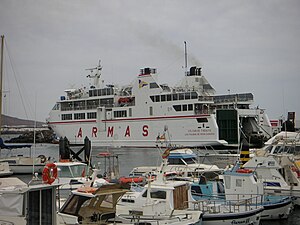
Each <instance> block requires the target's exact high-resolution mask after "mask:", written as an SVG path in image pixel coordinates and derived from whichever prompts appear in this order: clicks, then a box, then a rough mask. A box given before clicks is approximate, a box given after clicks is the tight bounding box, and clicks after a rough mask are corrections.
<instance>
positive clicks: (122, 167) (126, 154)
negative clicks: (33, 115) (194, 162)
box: [1, 144, 300, 225]
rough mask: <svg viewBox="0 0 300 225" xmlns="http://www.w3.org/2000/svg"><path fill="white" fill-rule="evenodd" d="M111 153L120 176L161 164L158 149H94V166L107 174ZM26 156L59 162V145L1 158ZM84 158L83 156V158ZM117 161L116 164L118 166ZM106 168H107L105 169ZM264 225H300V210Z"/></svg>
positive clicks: (5, 152) (6, 153) (18, 151)
mask: <svg viewBox="0 0 300 225" xmlns="http://www.w3.org/2000/svg"><path fill="white" fill-rule="evenodd" d="M71 149H72V150H73V151H75V152H77V151H79V150H80V149H81V147H71ZM103 152H109V153H111V154H115V155H117V156H118V159H117V161H118V166H119V172H120V176H127V175H128V174H129V173H130V171H131V170H132V169H133V168H134V167H137V166H157V165H160V163H161V152H160V151H159V149H156V148H106V149H103V148H96V147H92V151H91V155H92V160H91V162H92V165H94V166H97V167H99V168H100V169H101V171H103V173H104V172H105V170H107V169H108V167H110V166H112V163H111V162H110V163H109V162H108V161H106V160H105V161H104V158H103V157H100V155H101V154H100V153H103ZM10 154H11V155H24V156H29V155H30V154H31V156H32V155H34V156H38V155H45V156H46V157H51V159H52V160H56V161H57V160H58V158H59V150H58V145H57V144H36V145H35V146H32V148H31V150H30V149H28V148H24V149H16V150H11V152H10V150H1V157H6V156H9V155H10ZM81 157H82V158H83V155H82V156H81ZM116 163H117V162H116V159H115V161H114V164H116ZM105 167H106V168H105ZM17 176H18V177H19V178H20V179H22V180H24V181H25V182H28V181H29V180H30V179H31V177H32V176H31V175H17ZM261 224H263V225H300V208H295V209H294V211H293V213H292V215H291V216H290V217H289V218H288V219H287V220H278V221H273V220H272V221H262V223H261Z"/></svg>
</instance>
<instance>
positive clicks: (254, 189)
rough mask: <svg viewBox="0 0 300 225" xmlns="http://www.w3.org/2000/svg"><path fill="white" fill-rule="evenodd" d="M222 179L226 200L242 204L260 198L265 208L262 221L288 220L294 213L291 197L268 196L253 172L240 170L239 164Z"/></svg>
mask: <svg viewBox="0 0 300 225" xmlns="http://www.w3.org/2000/svg"><path fill="white" fill-rule="evenodd" d="M220 177H222V179H223V182H224V191H225V197H226V200H229V201H240V202H241V201H248V199H250V198H254V197H258V198H259V199H258V204H259V205H261V206H263V207H264V211H263V212H262V214H261V219H262V220H270V219H286V218H288V216H289V215H290V213H291V212H292V208H293V206H292V198H291V197H290V195H287V196H274V195H271V194H267V193H266V192H265V190H264V183H263V182H262V181H260V180H259V179H257V177H256V175H255V174H254V171H253V170H250V169H245V168H240V164H238V163H237V164H236V165H235V166H234V167H233V168H230V169H227V170H225V171H224V173H223V174H222V175H221V176H220ZM250 205H251V206H252V204H250Z"/></svg>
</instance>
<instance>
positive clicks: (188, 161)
mask: <svg viewBox="0 0 300 225" xmlns="http://www.w3.org/2000/svg"><path fill="white" fill-rule="evenodd" d="M184 161H185V162H186V164H195V163H197V159H196V158H186V159H184Z"/></svg>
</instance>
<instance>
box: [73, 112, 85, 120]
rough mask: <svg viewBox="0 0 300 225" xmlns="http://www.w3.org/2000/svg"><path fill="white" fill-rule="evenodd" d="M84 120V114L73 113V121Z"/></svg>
mask: <svg viewBox="0 0 300 225" xmlns="http://www.w3.org/2000/svg"><path fill="white" fill-rule="evenodd" d="M83 119H85V113H74V120H83Z"/></svg>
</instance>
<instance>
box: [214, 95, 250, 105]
mask: <svg viewBox="0 0 300 225" xmlns="http://www.w3.org/2000/svg"><path fill="white" fill-rule="evenodd" d="M253 99H254V98H253V94H252V93H245V94H231V95H218V96H214V97H213V101H214V102H215V103H226V102H249V101H253Z"/></svg>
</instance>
